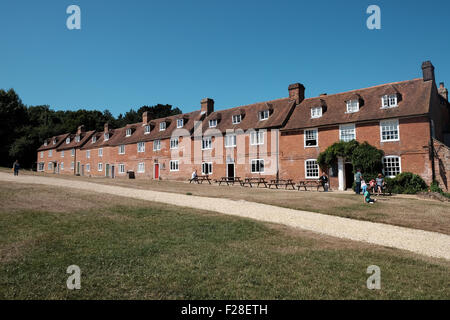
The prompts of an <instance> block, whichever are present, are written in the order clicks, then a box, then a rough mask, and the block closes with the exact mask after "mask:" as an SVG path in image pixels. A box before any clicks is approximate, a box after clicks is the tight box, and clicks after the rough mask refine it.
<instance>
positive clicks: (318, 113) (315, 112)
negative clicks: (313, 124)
mask: <svg viewBox="0 0 450 320" xmlns="http://www.w3.org/2000/svg"><path fill="white" fill-rule="evenodd" d="M320 117H322V107H314V108H312V109H311V118H312V119H315V118H320Z"/></svg>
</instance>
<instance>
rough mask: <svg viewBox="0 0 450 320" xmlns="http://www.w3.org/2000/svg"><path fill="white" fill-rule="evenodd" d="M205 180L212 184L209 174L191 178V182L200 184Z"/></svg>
mask: <svg viewBox="0 0 450 320" xmlns="http://www.w3.org/2000/svg"><path fill="white" fill-rule="evenodd" d="M203 181H208V183H209V184H211V179H210V178H209V176H208V175H206V176H197V177H195V178H192V179H189V183H192V182H194V183H195V182H197V183H198V184H203Z"/></svg>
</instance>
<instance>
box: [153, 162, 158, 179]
mask: <svg viewBox="0 0 450 320" xmlns="http://www.w3.org/2000/svg"><path fill="white" fill-rule="evenodd" d="M153 177H154V179H159V163H155V165H154V175H153Z"/></svg>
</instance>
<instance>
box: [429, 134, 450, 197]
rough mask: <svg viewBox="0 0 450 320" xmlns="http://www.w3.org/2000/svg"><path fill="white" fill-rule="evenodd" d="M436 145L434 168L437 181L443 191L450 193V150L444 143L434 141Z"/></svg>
mask: <svg viewBox="0 0 450 320" xmlns="http://www.w3.org/2000/svg"><path fill="white" fill-rule="evenodd" d="M433 143H434V151H435V153H434V154H435V158H434V166H435V172H436V181H438V182H439V186H440V187H441V188H442V190H444V191H446V192H449V191H450V148H449V147H448V146H446V145H445V144H443V143H442V142H440V141H438V140H435V139H433Z"/></svg>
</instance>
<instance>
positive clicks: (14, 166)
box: [13, 160, 20, 176]
mask: <svg viewBox="0 0 450 320" xmlns="http://www.w3.org/2000/svg"><path fill="white" fill-rule="evenodd" d="M19 169H20V164H19V160H16V161H14V164H13V170H14V175H15V176H18V175H19Z"/></svg>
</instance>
